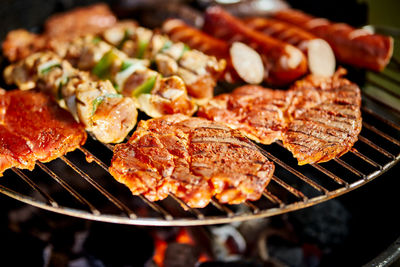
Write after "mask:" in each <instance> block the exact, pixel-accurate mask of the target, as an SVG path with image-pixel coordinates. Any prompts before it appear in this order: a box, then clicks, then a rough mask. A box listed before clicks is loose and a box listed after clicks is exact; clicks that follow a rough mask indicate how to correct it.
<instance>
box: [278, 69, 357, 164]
mask: <svg viewBox="0 0 400 267" xmlns="http://www.w3.org/2000/svg"><path fill="white" fill-rule="evenodd" d="M310 88H312V89H311V90H312V91H315V92H316V93H317V95H318V98H319V101H316V102H314V103H313V101H312V100H314V99H315V98H314V99H312V100H311V102H307V100H308V98H306V100H304V99H302V98H303V96H304V93H300V94H295V96H294V98H293V100H292V102H293V103H294V106H293V107H291V108H290V111H291V112H290V114H289V116H290V120H289V123H288V126H287V130H286V131H285V132H284V133H283V136H282V142H283V145H284V146H285V147H286V148H287V149H288V150H290V151H291V152H292V153H293V155H294V156H295V157H296V158H297V160H298V162H299V164H301V165H302V164H307V163H313V162H325V161H328V160H331V159H333V158H335V157H339V156H341V155H343V154H344V153H346V152H347V151H349V150H350V149H351V148H352V147H353V145H354V143H355V142H356V141H357V139H358V134H359V133H360V131H361V127H362V121H361V111H360V106H361V94H360V89H359V88H358V86H357V85H356V84H353V83H351V82H350V81H348V80H346V79H342V78H339V77H338V75H336V76H334V77H333V78H331V79H322V78H315V77H312V76H308V77H307V78H305V79H304V80H301V81H299V82H297V83H296V84H295V85H294V86H293V88H292V89H291V90H293V91H294V92H307V91H309V90H310ZM299 98H300V99H299ZM297 103H300V105H299V106H296V104H297ZM296 108H299V109H297V110H295V109H296Z"/></svg>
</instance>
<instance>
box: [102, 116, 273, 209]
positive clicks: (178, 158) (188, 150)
mask: <svg viewBox="0 0 400 267" xmlns="http://www.w3.org/2000/svg"><path fill="white" fill-rule="evenodd" d="M273 171H274V165H273V164H272V163H271V162H269V161H268V160H267V158H266V157H264V156H263V155H262V154H261V152H260V151H259V150H258V149H257V147H256V146H255V145H254V144H252V143H251V142H250V141H248V140H247V139H246V138H245V137H244V136H243V135H241V133H240V132H239V131H237V130H231V129H229V128H228V127H226V126H224V125H223V124H220V123H216V122H211V121H207V120H204V119H201V118H189V117H186V116H184V115H170V116H164V117H162V118H157V119H151V120H148V121H141V122H140V123H139V125H138V129H137V130H136V131H135V133H134V134H133V135H132V137H131V138H130V140H129V141H128V142H127V143H125V144H119V145H116V147H115V150H114V156H113V159H112V162H111V167H110V173H111V174H112V175H113V176H114V177H115V178H116V179H117V180H118V181H119V182H121V183H124V184H125V185H127V186H128V187H129V189H130V190H131V191H132V193H133V194H135V195H139V194H143V195H144V196H145V197H146V198H147V199H149V200H151V201H157V200H162V199H164V198H166V197H167V196H168V194H170V193H173V194H175V195H176V196H177V197H178V198H180V199H182V200H183V201H184V202H185V203H187V204H188V205H189V206H191V207H196V208H201V207H205V206H206V205H207V204H208V203H209V202H210V200H211V198H212V197H213V196H215V197H216V198H217V199H218V200H219V201H220V202H221V203H229V204H238V203H241V202H243V201H245V200H247V199H249V200H257V199H258V198H259V197H260V196H261V194H262V192H263V190H264V189H265V187H266V186H267V184H268V182H269V181H270V179H271V176H272V174H273Z"/></svg>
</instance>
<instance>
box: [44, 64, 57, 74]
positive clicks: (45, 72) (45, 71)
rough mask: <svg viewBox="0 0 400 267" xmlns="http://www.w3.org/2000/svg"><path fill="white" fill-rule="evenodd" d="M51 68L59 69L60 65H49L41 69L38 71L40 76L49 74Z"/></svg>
mask: <svg viewBox="0 0 400 267" xmlns="http://www.w3.org/2000/svg"><path fill="white" fill-rule="evenodd" d="M53 68H61V64H60V63H54V64H52V65H49V66H47V67H45V68H44V69H41V70H40V74H43V75H45V74H47V73H49V72H50V71H51V70H52V69H53Z"/></svg>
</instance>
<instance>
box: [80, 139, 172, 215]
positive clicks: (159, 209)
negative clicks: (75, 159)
mask: <svg viewBox="0 0 400 267" xmlns="http://www.w3.org/2000/svg"><path fill="white" fill-rule="evenodd" d="M92 137H93V136H92ZM93 138H94V137H93ZM102 144H103V145H104V146H105V147H106V148H108V149H109V150H111V151H113V148H114V146H113V145H110V144H105V143H102ZM83 151H85V152H86V151H87V152H89V151H88V150H87V149H84V150H83ZM85 152H84V153H85ZM90 155H91V156H93V160H94V161H95V162H96V163H97V164H99V165H100V166H101V167H102V168H103V169H104V170H106V171H107V172H108V167H107V165H106V164H105V163H104V162H102V161H101V160H99V159H98V158H97V157H95V156H94V155H93V154H92V153H90ZM139 197H140V199H141V200H142V201H143V202H145V203H146V204H147V205H148V206H149V207H150V208H152V209H153V210H154V211H155V212H157V213H158V214H161V215H162V216H163V217H164V218H165V219H166V220H168V221H170V220H173V219H174V218H173V217H172V215H171V214H170V213H169V212H167V211H166V210H165V209H163V208H162V207H161V206H160V205H158V204H156V203H154V202H151V201H149V200H148V199H147V198H145V197H143V196H142V195H139Z"/></svg>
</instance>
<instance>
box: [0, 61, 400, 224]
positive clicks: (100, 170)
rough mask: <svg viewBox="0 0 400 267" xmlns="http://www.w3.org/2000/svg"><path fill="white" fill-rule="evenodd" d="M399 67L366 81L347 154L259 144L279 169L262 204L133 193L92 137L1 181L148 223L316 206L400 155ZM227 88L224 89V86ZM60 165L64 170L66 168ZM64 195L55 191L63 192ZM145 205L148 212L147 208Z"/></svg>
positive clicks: (73, 212)
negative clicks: (310, 153)
mask: <svg viewBox="0 0 400 267" xmlns="http://www.w3.org/2000/svg"><path fill="white" fill-rule="evenodd" d="M399 67H400V63H399V62H398V61H396V59H395V58H394V59H393V60H392V62H391V63H390V64H389V66H388V67H387V69H386V70H385V71H384V72H382V73H373V74H372V73H367V74H366V79H365V83H364V84H363V85H362V92H363V105H362V115H363V129H362V132H361V134H360V135H359V140H358V142H357V143H356V144H355V146H354V147H353V149H352V150H351V151H350V152H348V153H347V154H345V155H344V156H342V157H340V158H336V159H334V160H332V161H331V162H327V163H322V164H311V165H306V166H298V165H297V163H296V162H295V160H294V159H293V158H292V156H291V155H290V154H289V152H288V151H286V150H285V149H284V148H283V146H282V143H281V142H276V143H275V144H273V145H269V146H264V145H262V146H259V149H260V150H261V151H262V153H263V154H264V155H265V156H266V157H267V158H268V159H269V160H271V161H273V162H274V163H275V165H276V171H275V174H274V176H273V178H272V181H271V183H270V184H269V185H268V187H267V188H266V190H265V191H264V193H263V197H262V198H261V199H260V200H258V201H256V202H249V201H248V202H246V203H244V204H241V205H234V206H233V205H223V204H220V203H218V201H217V200H215V199H214V200H212V201H211V205H210V207H207V208H205V209H194V208H190V207H189V206H187V205H186V204H185V203H184V202H182V201H181V200H179V199H178V198H177V197H175V196H173V195H171V196H169V198H168V199H167V200H165V201H161V202H150V201H148V200H147V199H146V198H144V197H142V196H132V195H130V194H129V192H127V189H126V188H125V187H124V186H123V185H121V184H118V183H117V182H116V181H115V180H114V178H113V177H112V176H111V175H110V174H109V173H108V167H109V162H110V160H111V155H112V153H111V152H112V149H113V145H110V144H103V143H100V142H98V141H96V140H95V139H94V138H93V137H89V139H90V140H89V141H88V142H87V144H85V145H84V146H83V147H82V148H80V149H79V150H80V151H78V152H73V153H69V154H67V155H66V156H62V157H60V158H59V159H57V160H55V161H54V162H51V163H46V164H44V163H40V162H37V164H36V168H35V170H34V171H33V172H30V171H25V170H18V169H16V168H14V169H11V170H9V171H6V172H5V174H4V177H3V178H2V179H1V181H0V182H1V183H0V192H2V193H3V194H5V195H8V196H10V197H12V198H15V199H17V200H20V201H23V202H25V203H27V204H30V205H33V206H37V207H40V208H43V209H46V210H50V211H54V212H58V213H62V214H66V215H70V216H75V217H81V218H85V219H92V220H98V221H104V222H113V223H122V224H132V225H149V226H150V225H151V226H189V225H209V224H219V223H230V222H235V221H243V220H249V219H256V218H262V217H267V216H272V215H277V214H282V213H285V212H289V211H293V210H297V209H301V208H305V207H308V206H311V205H315V204H318V203H321V202H323V201H327V200H329V199H332V198H335V197H337V196H340V195H343V194H345V193H348V192H350V191H352V190H354V189H356V188H358V187H360V186H362V185H364V184H366V183H368V182H369V181H371V180H373V179H375V178H376V177H378V176H380V175H381V174H382V173H384V172H385V171H387V170H388V169H390V168H391V167H392V166H394V165H395V164H396V163H397V162H398V161H399V159H400V141H399V140H400V125H399V120H398V119H399V118H398V116H397V115H398V111H395V112H393V111H394V110H395V108H396V101H399V100H400V95H399V94H398V93H396V92H395V91H394V90H393V87H388V86H387V84H394V85H397V86H398V85H400V79H399V76H398V73H399V71H400V70H399ZM223 90H224V88H219V91H223ZM382 94H386V95H390V96H391V98H390V99H391V100H392V101H391V102H382V98H381V97H379V95H381V96H382ZM377 96H378V97H377ZM85 158H86V159H85ZM61 169H63V170H66V171H65V172H63V173H60V170H61ZM16 177H17V178H18V179H20V180H21V181H22V182H23V183H25V184H26V185H28V187H29V188H28V190H26V188H23V187H21V185H20V184H19V183H17V181H16ZM82 182H85V183H87V185H88V187H85V188H84V190H83V191H82V190H80V189H79V188H81V187H82V186H81V185H80V184H81V183H82ZM54 183H55V184H58V186H59V188H58V189H61V190H62V191H65V192H63V193H64V195H65V193H67V194H68V195H69V197H72V198H73V199H74V200H73V201H71V203H69V202H66V203H61V202H59V200H58V198H57V197H56V196H52V188H54ZM94 191H95V192H94ZM121 192H122V193H121ZM63 193H62V192H59V191H57V194H63ZM86 194H89V196H87V195H86ZM93 194H98V195H100V197H101V198H102V199H103V200H106V202H104V203H103V202H99V201H98V200H97V199H91V198H92V197H91V196H92V195H93ZM63 202H65V199H63ZM71 204H74V205H73V206H71ZM76 204H78V205H76ZM104 207H107V210H104ZM138 209H140V210H141V212H140V213H138V212H137V210H138ZM143 209H145V210H148V212H143Z"/></svg>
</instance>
